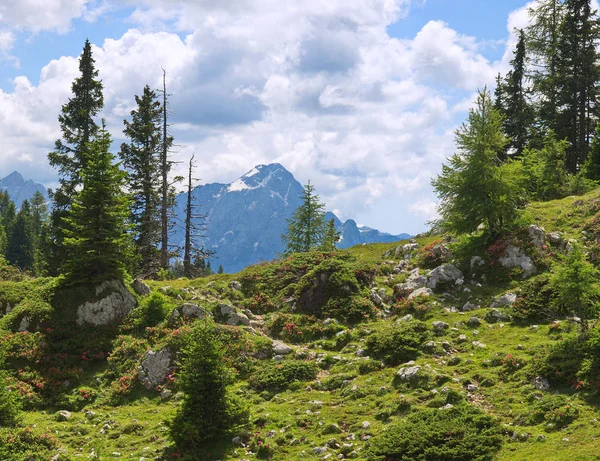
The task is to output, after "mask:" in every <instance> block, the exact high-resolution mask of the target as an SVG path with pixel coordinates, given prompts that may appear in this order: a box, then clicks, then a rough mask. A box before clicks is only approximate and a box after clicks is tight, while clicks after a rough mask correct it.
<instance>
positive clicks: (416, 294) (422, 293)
mask: <svg viewBox="0 0 600 461" xmlns="http://www.w3.org/2000/svg"><path fill="white" fill-rule="evenodd" d="M419 296H423V297H428V296H433V291H432V290H431V288H419V289H418V290H415V291H413V292H412V293H411V294H409V295H408V299H413V298H417V297H419Z"/></svg>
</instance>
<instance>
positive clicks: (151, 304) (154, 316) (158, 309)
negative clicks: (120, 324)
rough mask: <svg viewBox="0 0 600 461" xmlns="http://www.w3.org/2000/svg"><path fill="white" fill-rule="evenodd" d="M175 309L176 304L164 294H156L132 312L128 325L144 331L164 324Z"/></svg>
mask: <svg viewBox="0 0 600 461" xmlns="http://www.w3.org/2000/svg"><path fill="white" fill-rule="evenodd" d="M174 308H175V304H174V303H173V302H171V301H170V300H168V299H167V298H166V297H165V296H164V295H163V294H161V293H158V292H154V293H152V294H151V295H150V296H148V297H146V298H144V299H143V300H142V302H141V303H140V305H139V306H138V307H137V308H136V309H134V310H133V311H131V313H130V314H129V316H128V318H127V320H126V323H127V324H128V325H130V326H131V327H133V328H135V329H138V330H142V331H143V329H144V328H146V327H154V326H156V325H158V324H159V323H160V322H162V321H163V320H164V319H165V318H166V317H167V316H168V315H169V313H170V312H171V311H172V310H173V309H174Z"/></svg>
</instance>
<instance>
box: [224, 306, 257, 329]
mask: <svg viewBox="0 0 600 461" xmlns="http://www.w3.org/2000/svg"><path fill="white" fill-rule="evenodd" d="M219 312H220V313H221V315H222V316H223V317H225V319H226V320H225V323H227V325H232V326H236V325H250V319H249V318H248V316H247V315H246V314H242V313H241V312H238V311H237V310H236V309H235V308H234V307H233V306H230V305H228V304H219Z"/></svg>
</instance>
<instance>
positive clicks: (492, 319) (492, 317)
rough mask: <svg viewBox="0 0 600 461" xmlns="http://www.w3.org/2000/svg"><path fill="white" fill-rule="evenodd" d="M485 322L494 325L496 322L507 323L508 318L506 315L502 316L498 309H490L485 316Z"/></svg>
mask: <svg viewBox="0 0 600 461" xmlns="http://www.w3.org/2000/svg"><path fill="white" fill-rule="evenodd" d="M485 321H486V322H488V323H496V322H497V321H501V322H509V321H510V317H509V316H508V315H506V314H503V313H502V312H500V311H499V310H498V309H492V310H491V311H489V312H488V313H487V314H486V315H485Z"/></svg>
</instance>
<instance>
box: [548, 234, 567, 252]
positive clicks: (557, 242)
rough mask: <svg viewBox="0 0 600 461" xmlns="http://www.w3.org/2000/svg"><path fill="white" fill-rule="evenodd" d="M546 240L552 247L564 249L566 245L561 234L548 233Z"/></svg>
mask: <svg viewBox="0 0 600 461" xmlns="http://www.w3.org/2000/svg"><path fill="white" fill-rule="evenodd" d="M546 238H547V239H548V242H549V243H550V245H552V246H556V247H560V248H562V247H563V246H564V245H565V239H564V238H563V237H562V235H560V232H548V233H547V234H546Z"/></svg>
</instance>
